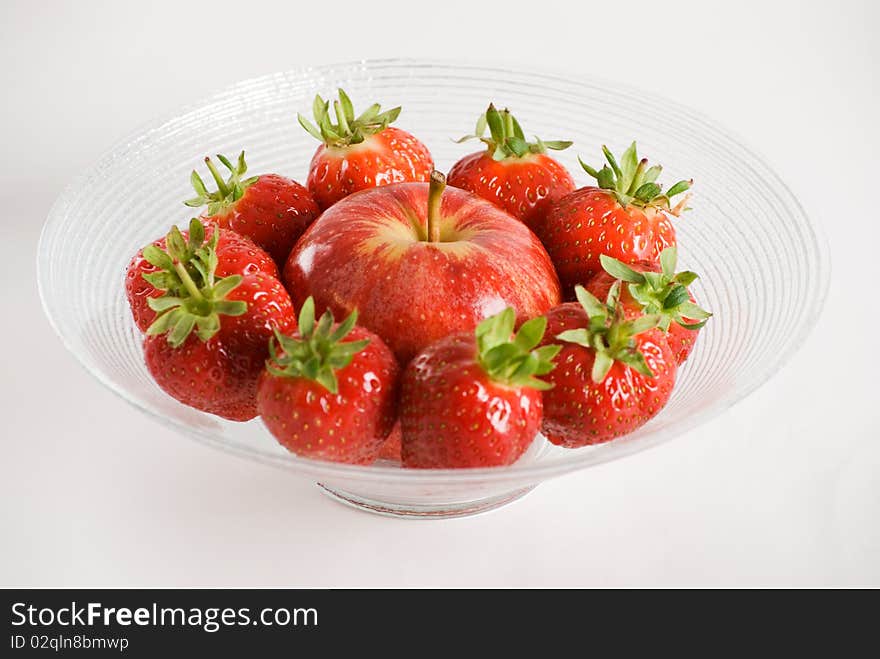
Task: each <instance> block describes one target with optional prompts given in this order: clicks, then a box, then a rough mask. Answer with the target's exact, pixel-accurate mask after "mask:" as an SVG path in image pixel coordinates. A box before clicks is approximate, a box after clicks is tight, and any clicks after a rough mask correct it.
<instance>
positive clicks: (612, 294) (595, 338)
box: [556, 281, 660, 384]
mask: <svg viewBox="0 0 880 659" xmlns="http://www.w3.org/2000/svg"><path fill="white" fill-rule="evenodd" d="M574 291H575V295H577V299H578V302H580V305H581V307H583V309H584V311H585V312H586V314H587V316H588V317H589V324H588V325H587V327H581V328H578V329H570V330H565V331H564V332H561V333H560V334H557V335H556V338H557V339H559V340H560V341H565V342H567V343H575V344H577V345H580V346H583V347H585V348H589V349H591V350H593V352H594V353H595V358H594V360H593V370H592V372H591V374H590V375H591V377H592V379H593V382H595V383H597V384H598V383H600V382H602V381H603V380H604V379H605V376H607V375H608V371H610V370H611V367H612V366H613V365H614V362H615V361H618V362H621V363H622V364H625V365H627V366H629V367H630V368H632V369H633V370H635V371H636V372H638V373H641V374H642V375H646V376H648V377H654V373H653V371H651V368H650V367H649V366H648V363H647V362H646V361H645V356H644V355H643V354H642V353H641V351H639V349H638V347H637V346H636V341H635V337H636V335H638V334H641V333H643V332H647V331H648V330H650V329H653V328H655V327H657V326H658V325H659V323H660V315H659V314H650V315H645V316H639V317H638V318H636V319H634V320H624V318H623V310H622V308H621V306H620V304H619V298H620V282H619V281H617V282H614V285H613V286H612V287H611V290H610V291H608V297H607V299H606V301H605V302H604V303H603V302H600V301H599V300H598V299H596V297H595V296H594V295H592V294H591V293H589V292H588V291H587V290H586V289H585V288H584V287H583V286H580V285H578V286H575V289H574Z"/></svg>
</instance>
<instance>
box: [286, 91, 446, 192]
mask: <svg viewBox="0 0 880 659" xmlns="http://www.w3.org/2000/svg"><path fill="white" fill-rule="evenodd" d="M312 109H313V112H314V116H315V124H317V126H316V125H315V124H312V123H311V122H310V121H309V120H308V119H306V118H305V117H304V116H303V115H301V114H300V115H298V118H299V123H300V124H301V125H302V127H303V128H305V129H306V130H307V131H308V132H309V134H310V135H311V136H312V137H314V138H315V139H317V140H318V141H320V142H322V144H321V146H319V147H318V150H317V151H315V155H314V157H313V158H312V163H311V165H310V166H309V178H308V182H307V183H308V186H309V190H310V191H311V193H312V194H313V195H314V197H315V200H316V201H317V202H318V205H319V206H320V207H321V209H327V208H329V207H330V206H332V205H333V204H335V203H336V202H337V201H339V200H340V199H342V198H343V197H347V196H348V195H350V194H352V193H353V192H357V191H358V190H366V189H368V188H377V187H379V186H382V185H388V184H389V183H401V182H403V181H427V180H428V178H429V177H430V176H431V170H432V169H434V161H433V160H432V159H431V153H430V152H429V151H428V147H426V146H425V145H424V144H422V143H421V142H419V140H417V139H416V138H415V137H413V136H412V135H410V134H409V133H407V132H406V131H403V130H400V129H398V128H393V127H390V126H389V124H391V123H392V122H393V121H394V120H395V119H397V116H398V115H399V114H400V108H399V107H396V108H393V109H391V110H387V111H386V112H381V113H380V112H379V110H380V109H381V108H380V106H379V104H378V103H374V104H373V105H371V106H370V107H369V108H367V109H366V110H365V111H364V112H363V113H362V114H361V115H360V116H358V117H355V114H354V106H353V105H352V103H351V99H349V97H348V95H347V94H346V93H345V92H344V91H342V90H341V89H340V90H339V100H338V101H334V102H333V110H334V114H335V115H336V120H337V123H336V124H333V123H331V121H332V119H331V118H330V103H329V101H325V100H324V99H323V98H321V97H320V96H315V102H314V104H313V106H312Z"/></svg>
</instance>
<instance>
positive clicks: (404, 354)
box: [125, 89, 711, 469]
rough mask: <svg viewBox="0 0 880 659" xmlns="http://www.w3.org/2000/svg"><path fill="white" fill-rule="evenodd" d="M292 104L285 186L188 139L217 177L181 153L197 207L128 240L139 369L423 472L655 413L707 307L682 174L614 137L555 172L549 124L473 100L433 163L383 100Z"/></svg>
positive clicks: (341, 95) (304, 441) (277, 432)
mask: <svg viewBox="0 0 880 659" xmlns="http://www.w3.org/2000/svg"><path fill="white" fill-rule="evenodd" d="M313 108H314V119H315V123H311V122H310V121H309V120H308V119H307V118H306V117H304V116H303V115H302V114H300V115H299V117H298V118H299V122H300V124H301V125H302V127H303V128H305V130H306V131H307V132H308V133H309V134H310V135H312V136H313V137H315V138H317V139H318V140H319V141H320V142H321V145H320V146H319V147H318V150H317V152H316V153H315V155H314V157H313V158H312V161H311V164H310V166H309V171H308V178H307V183H308V186H307V187H305V186H302V185H300V184H299V183H297V182H296V181H295V180H292V179H290V178H286V177H284V176H281V175H278V174H275V173H270V174H258V175H252V176H247V164H246V162H245V155H244V152H241V154H240V155H239V157H238V159H237V162H236V163H235V164H233V163H232V162H231V161H230V159H228V158H227V157H226V156H224V155H222V154H218V155H217V159H218V160H219V161H220V163H221V164H222V165H223V166H224V167H225V168H226V170H227V172H226V177H225V178H224V176H223V175H222V174H221V173H220V172H219V171H218V168H217V167H216V166H215V164H214V162H213V161H212V160H211V158H210V157H206V158H205V164H206V166H207V168H208V170H209V172H210V174H211V177H212V178H213V182H214V184H215V186H216V190H211V189H209V186H208V185H206V184H205V182H204V180H203V179H202V178H201V177H200V176H199V174H198V172H197V171H195V170H194V171H193V172H192V174H191V176H190V180H191V182H192V185H193V188H194V189H195V191H196V193H197V196H196V197H194V198H192V199H189V200H187V201H186V202H184V203H185V204H186V205H187V206H188V207H204V211H203V214H202V216H201V217H200V218H193V219H192V220H191V221H190V223H189V227H188V230H187V231H185V232H184V231H181V230H180V229H179V228H178V227H177V226H174V227H172V228H171V230H170V232H169V233H168V234H167V235H166V236H165V237H164V238H160V239H158V240H156V241H155V242H153V243H151V244H150V245H148V246H146V247H144V248H143V249H141V250H139V251H138V253H137V254H136V255H135V256H134V257H133V259H132V261H131V263H130V265H129V267H128V269H127V272H126V277H125V286H126V293H127V296H128V301H129V305H130V307H131V311H132V316H133V318H134V321H135V323H136V324H137V326H138V327H139V328H140V329H142V330H143V331H144V332H145V335H146V338H145V341H144V359H145V363H146V366H147V368H148V370H149V372H150V374H151V375H152V377H153V379H154V380H155V382H156V384H158V385H159V387H161V388H162V389H163V390H164V391H165V392H166V393H167V394H169V395H170V396H172V397H173V398H175V399H176V400H178V401H179V402H181V403H183V404H184V405H189V406H190V407H193V408H195V409H197V410H201V411H203V412H207V413H211V414H216V415H217V416H220V417H223V418H225V419H229V420H232V421H248V420H250V419H252V418H254V417H256V416H259V417H260V419H261V420H262V422H263V424H264V425H265V427H266V428H267V429H268V430H269V431H270V432H271V434H272V435H273V436H274V437H275V438H276V439H277V440H278V442H279V443H280V444H282V445H283V446H284V447H285V448H287V449H288V450H290V451H292V452H293V453H295V454H297V455H299V456H301V457H306V458H312V459H318V460H330V461H335V462H345V463H352V464H359V465H369V464H371V463H373V462H374V461H376V460H377V459H378V458H379V457H380V455H381V456H383V457H384V458H386V459H391V460H399V462H400V463H401V464H402V465H403V467H405V468H422V469H432V468H433V469H453V468H454V469H460V468H475V467H504V466H507V465H510V464H512V463H514V462H515V461H516V460H517V459H518V458H519V457H520V456H521V455H522V454H523V453H525V452H526V450H527V449H528V448H529V446H530V445H531V443H532V442H533V441H534V440H535V438H536V437H537V436H538V433H539V431H543V433H544V434H545V435H546V437H547V439H548V440H549V441H551V442H553V443H554V444H557V445H559V446H563V447H566V448H572V449H574V448H580V447H583V446H587V445H591V444H597V443H601V442H608V441H612V440H614V439H615V438H617V437H620V436H623V435H625V434H627V433H629V432H631V431H633V430H635V429H637V428H639V427H640V426H642V425H644V424H645V423H646V422H647V421H649V420H650V419H651V418H653V417H654V416H656V415H657V414H658V413H660V411H661V410H662V409H663V407H664V405H665V404H666V402H667V400H668V399H669V396H670V394H671V393H672V388H673V386H674V384H675V378H676V373H677V369H678V365H679V364H680V363H682V362H683V361H684V360H685V359H687V356H688V354H689V353H690V350H691V349H692V348H693V346H694V343H695V341H696V336H697V333H698V332H699V330H700V328H702V327H703V325H704V324H705V323H706V321H707V319H708V318H709V317H710V315H711V314H710V313H708V312H707V311H705V310H703V309H702V308H700V307H699V306H697V304H696V303H695V302H694V298H693V296H692V295H691V294H690V292H689V290H688V288H687V287H688V285H689V284H691V283H693V282H694V281H695V280H696V279H697V275H696V274H695V273H693V272H688V271H685V272H678V273H677V272H675V266H676V255H677V246H676V237H675V229H674V227H673V224H672V221H671V220H672V217H677V216H678V215H679V214H680V213H681V211H682V210H684V209H685V204H686V201H687V199H688V196H689V195H688V196H685V195H683V193H685V192H687V191H688V190H689V189H690V187H691V185H692V181H679V182H677V183H675V184H674V185H672V186H671V187H670V188H669V189H668V190H666V191H665V192H664V189H663V185H662V184H661V183H660V182H659V178H660V175H661V172H662V168H661V166H660V165H652V166H649V165H648V161H647V159H645V158H642V159H641V160H640V159H639V157H638V155H637V152H636V143H635V142H633V143H632V144H630V146H629V147H628V148H627V149H626V151H624V152H623V154H622V155H621V157H620V159H619V161H618V159H617V158H615V156H614V155H613V154H612V153H611V151H610V150H609V149H608V148H607V147H605V146H603V147H602V150H603V152H604V155H605V158H606V161H607V163H606V164H604V165H603V166H602V167H601V169H595V168H592V167H590V166H589V165H587V164H585V163H582V166H583V168H584V170H585V171H586V172H587V173H588V174H589V175H590V176H591V177H592V178H593V179H595V182H594V184H593V185H588V186H585V187H582V188H578V189H575V186H574V182H573V179H572V177H571V175H570V174H569V173H568V171H567V170H566V168H565V167H564V166H563V165H562V164H561V163H559V162H558V161H556V160H555V159H554V158H553V157H552V156H551V155H549V153H548V150H550V149H554V150H562V149H565V148H568V147H570V146H571V145H572V142H570V141H549V142H545V141H542V140H541V139H539V138H536V139H535V141H534V142H527V141H526V139H525V133H524V132H523V129H522V127H521V125H520V123H519V122H518V121H517V119H516V118H515V117H514V115H513V114H512V113H511V112H510V111H509V110H508V109H504V110H501V111H499V110H498V109H496V108H495V106H494V104H492V103H490V104H489V107H488V109H487V110H486V111H485V112H484V113H483V114H482V115H480V118H479V120H478V122H477V128H476V131H475V133H474V135H471V136H467V137H466V138H463V140H459V142H461V141H464V140H466V139H469V138H476V139H479V140H480V141H482V142H483V143H484V148H483V149H481V150H480V151H477V152H475V153H472V154H470V155H467V156H465V157H463V158H462V159H461V160H459V161H458V162H457V163H455V165H453V167H452V169H451V172H450V175H449V177H448V179H447V177H446V176H445V175H444V174H443V173H442V172H440V171H439V170H436V169H433V160H432V157H431V154H430V152H429V150H428V148H427V147H426V146H425V145H424V144H422V142H420V141H419V140H418V139H417V138H416V137H414V136H413V135H411V134H410V133H408V132H405V131H403V130H400V129H397V128H395V127H394V126H392V125H391V124H392V122H393V121H394V120H395V119H396V118H397V117H398V116H399V115H400V112H401V108H400V107H396V108H394V109H393V110H388V111H385V112H381V106H380V104H379V103H374V104H373V105H370V106H369V107H368V108H367V109H366V110H365V111H364V112H363V113H361V114H360V115H356V114H355V111H354V104H353V103H352V100H351V98H350V97H349V95H348V94H346V93H345V91H344V90H343V89H339V90H338V100H334V101H333V104H332V113H331V109H330V108H331V105H330V102H329V101H325V100H324V99H323V98H322V97H321V96H320V95H318V96H316V97H315V100H314V104H313ZM487 130H488V131H489V132H488V135H487V134H486V131H487ZM246 176H247V177H246ZM448 182H451V185H447V184H448ZM679 195H681V196H682V197H683V198H682V199H681V200H680V201H677V202H674V201H673V200H674V199H675V198H676V197H678V196H679ZM319 209H320V211H319ZM529 227H531V229H530V228H529ZM533 230H534V231H533ZM612 255H613V256H612ZM557 273H561V275H562V276H561V280H562V282H563V283H562V287H564V288H562V287H561V286H560V277H559V276H558V274H557ZM591 290H592V291H593V292H591ZM563 291H565V293H567V294H573V295H574V296H575V297H576V301H572V302H563V298H562V295H563ZM594 293H596V294H598V295H599V297H597V296H596V295H595V294H594ZM297 310H298V316H297ZM343 317H344V318H345V319H344V320H341V319H342V318H343ZM337 318H338V319H340V322H337ZM548 327H549V331H547V330H548Z"/></svg>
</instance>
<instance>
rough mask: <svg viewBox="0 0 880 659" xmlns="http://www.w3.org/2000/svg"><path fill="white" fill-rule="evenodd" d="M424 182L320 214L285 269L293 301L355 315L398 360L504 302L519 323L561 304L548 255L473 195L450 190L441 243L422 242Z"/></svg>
mask: <svg viewBox="0 0 880 659" xmlns="http://www.w3.org/2000/svg"><path fill="white" fill-rule="evenodd" d="M427 207H428V184H427V183H398V184H393V185H388V186H384V187H381V188H376V189H372V190H365V191H363V192H359V193H356V194H353V195H351V196H349V197H346V198H345V199H343V200H342V201H340V202H338V203H336V204H334V205H333V206H332V207H331V208H329V209H327V210H326V211H325V212H324V214H323V215H322V216H321V217H320V218H319V219H318V220H317V221H316V222H315V223H313V224H312V225H311V226H310V227H309V229H308V230H307V231H306V233H305V234H304V235H303V237H302V238H301V239H300V240H299V242H298V243H297V245H296V247H295V248H294V250H293V252H292V253H291V255H290V258H289V259H288V261H287V264H286V266H285V268H284V282H285V284H286V285H287V288H288V291H289V292H290V293H291V296H292V299H293V300H294V304H295V305H296V306H297V308H299V306H300V305H301V304H302V303H303V302H304V301H305V299H306V298H307V297H308V296H309V295H311V296H313V297H314V298H315V306H316V308H317V311H318V312H319V313H321V312H323V310H324V309H330V310H331V311H332V312H333V314H334V316H335V317H336V318H344V317H345V316H347V315H348V314H349V313H351V312H352V311H353V310H354V309H357V310H358V313H359V316H358V324H359V325H363V326H364V327H366V328H367V329H369V330H372V331H373V332H375V333H376V334H378V335H379V336H380V337H382V339H383V340H384V341H385V342H386V343H387V344H388V345H389V347H390V348H391V349H392V351H393V352H394V354H395V355H396V356H397V358H398V359H399V360H400V361H401V363H402V364H406V363H407V362H408V361H409V360H410V359H411V358H412V357H413V356H415V354H416V353H418V352H419V351H421V350H422V349H423V348H425V347H427V346H428V345H429V344H431V343H433V342H434V341H437V340H439V339H441V338H443V337H445V336H447V335H448V334H451V333H453V332H459V331H470V330H473V329H474V328H475V327H476V326H477V324H478V323H479V322H480V321H481V320H483V319H484V318H486V317H488V316H491V315H493V314H496V313H498V312H499V311H502V310H503V309H504V308H506V307H508V306H512V307H513V308H514V309H515V310H516V312H517V317H518V320H524V319H527V318H532V317H534V316H539V315H541V314H543V313H544V312H545V311H547V310H548V309H550V308H551V307H553V306H555V305H556V304H557V303H558V302H559V300H560V288H559V280H558V278H557V277H556V272H555V270H554V269H553V264H552V262H551V261H550V257H549V256H548V254H547V252H546V250H545V249H544V247H543V245H541V243H540V241H539V240H538V239H537V237H536V236H535V235H534V234H533V233H532V232H531V231H530V230H529V229H528V228H527V227H526V226H525V225H524V224H522V223H521V222H519V221H518V220H516V219H514V218H513V217H511V216H510V215H508V214H507V213H506V212H505V211H503V210H501V209H499V208H497V207H496V206H494V205H493V204H491V203H489V202H488V201H485V200H484V199H481V198H480V197H478V196H476V195H474V194H472V193H470V192H466V191H464V190H459V189H457V188H452V187H448V188H446V190H445V191H444V193H443V198H442V204H441V208H440V217H441V223H440V226H441V241H440V242H437V243H431V242H427V241H426V240H425V236H426V235H427Z"/></svg>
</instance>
